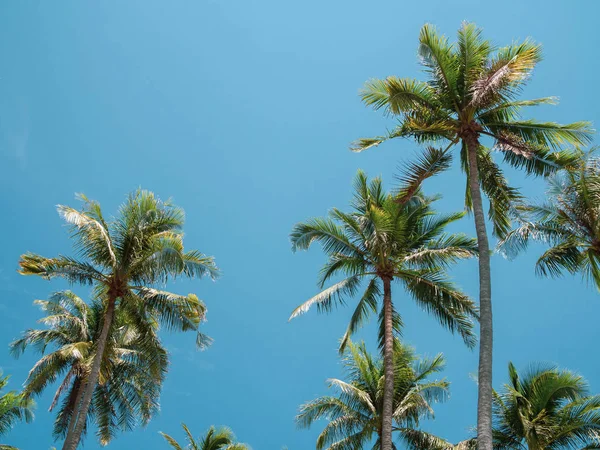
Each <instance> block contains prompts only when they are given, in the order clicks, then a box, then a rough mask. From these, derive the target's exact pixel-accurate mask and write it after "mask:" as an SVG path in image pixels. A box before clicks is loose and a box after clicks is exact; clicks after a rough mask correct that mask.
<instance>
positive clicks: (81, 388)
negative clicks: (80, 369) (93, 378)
mask: <svg viewBox="0 0 600 450" xmlns="http://www.w3.org/2000/svg"><path fill="white" fill-rule="evenodd" d="M85 386H86V384H85V383H82V384H80V385H79V386H78V387H77V394H76V395H75V403H74V406H73V411H72V412H71V418H70V419H69V428H68V429H67V437H68V436H69V435H70V434H71V435H72V434H73V432H74V431H75V423H76V422H77V413H78V412H79V409H80V405H81V397H82V395H83V391H84V389H85ZM65 439H66V438H65ZM65 443H66V441H65Z"/></svg>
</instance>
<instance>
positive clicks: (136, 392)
mask: <svg viewBox="0 0 600 450" xmlns="http://www.w3.org/2000/svg"><path fill="white" fill-rule="evenodd" d="M35 303H36V304H38V305H39V306H40V308H41V309H42V311H44V313H45V314H46V316H45V317H43V318H42V319H40V322H41V323H42V324H44V325H47V326H48V328H47V329H42V330H32V329H30V330H27V331H26V332H25V333H23V336H22V337H21V338H20V339H18V340H16V341H14V342H13V343H12V344H11V351H12V352H13V354H14V355H15V356H19V355H20V354H22V353H23V352H24V351H25V349H26V348H27V347H29V346H31V347H34V348H35V349H37V350H38V351H39V352H40V353H41V354H42V355H44V356H43V357H42V358H41V359H40V360H39V361H38V362H37V363H36V364H35V365H34V367H33V368H32V369H31V371H30V372H29V377H28V378H27V380H26V382H25V386H24V394H25V395H26V396H28V397H30V396H33V395H39V394H41V393H42V392H43V391H44V390H45V389H46V388H47V387H48V385H50V384H52V383H54V382H55V381H56V380H57V379H62V381H61V382H60V384H59V386H58V389H57V390H56V393H55V395H54V399H53V400H52V404H51V405H50V408H49V410H50V411H53V410H54V409H55V408H56V407H57V405H59V402H60V400H61V398H62V402H61V403H60V406H59V408H58V412H57V415H56V421H55V423H54V433H53V434H54V437H55V438H64V437H65V435H66V434H67V432H68V430H69V429H70V428H72V427H73V426H74V424H75V420H73V419H74V417H76V415H77V409H78V408H79V403H80V399H81V395H82V392H83V388H84V386H85V382H86V379H87V377H88V376H89V374H90V368H91V365H92V363H93V360H94V356H95V353H94V352H95V350H96V345H95V341H96V339H97V338H98V336H99V335H100V333H101V325H102V316H103V314H104V305H103V304H102V302H101V301H100V299H95V301H94V302H92V304H91V305H90V306H88V305H87V304H86V303H85V302H84V301H83V300H81V299H80V298H79V297H77V296H76V295H75V294H73V293H72V292H70V291H64V292H57V293H56V294H54V295H52V297H51V298H50V300H47V301H46V300H37V301H36V302H35ZM128 319H129V318H128V317H127V315H126V314H124V313H123V311H122V310H118V311H117V312H116V314H115V317H114V321H113V326H112V328H111V331H110V334H109V339H108V341H107V346H106V349H105V356H104V359H103V360H102V365H101V367H100V381H99V383H98V385H97V386H96V390H95V392H94V395H93V396H92V402H91V407H90V409H89V411H88V415H87V420H88V421H90V422H95V423H96V425H97V427H98V432H97V435H98V438H99V440H100V443H101V444H102V445H107V444H108V443H109V442H110V441H111V439H112V438H113V437H114V436H115V435H116V433H117V432H118V431H120V430H131V429H132V428H133V427H134V426H135V425H136V424H137V423H138V422H139V423H141V424H142V425H143V426H145V425H146V424H147V423H148V422H149V421H150V419H151V418H152V416H153V415H154V413H156V412H157V411H158V408H159V404H158V398H159V396H160V390H161V386H162V382H163V380H164V376H165V374H166V371H167V367H168V363H169V362H168V358H167V352H166V350H165V349H164V348H163V347H162V345H161V344H160V341H159V339H158V337H157V335H156V333H155V332H154V330H150V331H151V332H150V333H148V332H146V333H144V334H143V335H142V334H141V333H140V332H139V331H138V330H136V329H135V326H134V325H132V324H131V323H130V321H129V320H128ZM145 331H148V330H145ZM49 346H50V347H53V351H51V352H50V353H48V354H45V353H46V349H47V348H48V347H49ZM84 432H85V428H84Z"/></svg>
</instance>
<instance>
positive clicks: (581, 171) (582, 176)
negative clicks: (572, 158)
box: [499, 151, 600, 290]
mask: <svg viewBox="0 0 600 450" xmlns="http://www.w3.org/2000/svg"><path fill="white" fill-rule="evenodd" d="M580 155H581V159H580V160H579V161H578V163H577V164H575V165H574V167H571V168H569V169H568V170H561V171H560V172H557V173H556V174H554V175H553V176H552V177H550V179H549V189H548V192H547V200H546V201H545V202H544V203H541V204H538V205H536V204H532V205H527V206H525V207H524V208H522V209H523V211H522V214H520V217H519V220H520V222H521V223H520V226H519V227H518V228H517V229H515V230H514V231H511V232H510V233H508V235H507V236H506V238H505V239H504V240H503V241H502V242H500V243H499V248H500V249H501V250H502V251H503V252H504V253H505V254H506V255H507V256H509V257H513V256H515V255H516V253H518V252H519V251H522V250H524V249H525V248H526V247H527V244H528V243H529V240H535V241H541V242H544V243H546V244H550V249H548V250H547V251H546V252H544V254H542V256H541V257H540V258H539V259H538V261H537V264H536V271H537V272H538V274H540V275H546V276H560V275H561V274H562V272H563V271H567V272H570V273H582V274H583V275H584V276H585V277H586V278H588V279H590V280H591V281H592V282H593V283H594V284H595V285H596V287H597V288H598V289H599V290H600V159H598V158H596V157H594V155H593V151H592V152H590V153H589V154H587V155H586V154H584V153H580Z"/></svg>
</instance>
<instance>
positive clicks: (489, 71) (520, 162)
mask: <svg viewBox="0 0 600 450" xmlns="http://www.w3.org/2000/svg"><path fill="white" fill-rule="evenodd" d="M419 56H420V61H421V64H422V65H423V67H424V69H425V71H426V73H427V75H428V80H427V81H418V80H414V79H409V78H398V77H395V76H390V77H388V78H386V79H384V80H379V79H375V80H371V81H369V82H367V84H366V85H365V88H364V90H363V92H362V99H363V101H364V103H365V104H367V105H369V106H372V107H373V108H374V109H383V110H384V111H385V112H386V113H388V114H391V115H393V116H394V117H396V118H398V120H399V123H398V125H397V126H396V127H395V128H394V129H393V130H392V131H391V132H389V133H388V134H386V135H385V136H378V137H375V138H368V139H360V140H358V141H356V142H355V143H354V144H353V145H352V149H353V150H355V151H362V150H365V149H368V148H370V147H374V146H377V145H379V144H381V143H382V142H384V141H386V140H389V139H393V138H399V137H405V138H412V139H414V140H415V141H416V142H418V143H434V144H436V143H442V147H441V148H440V149H438V152H439V154H440V155H446V154H448V153H449V152H450V151H451V150H452V149H453V148H458V149H459V153H460V162H461V168H462V170H463V172H464V173H465V174H466V179H467V190H466V206H467V208H468V209H469V210H472V211H473V215H474V218H475V229H476V232H477V243H478V248H479V255H480V257H479V282H480V289H479V301H480V305H479V306H480V310H481V318H480V339H479V342H480V344H479V345H480V347H479V351H480V354H479V375H478V386H479V396H478V413H477V435H478V442H479V449H480V450H491V448H492V344H493V332H492V303H491V274H490V251H489V243H488V233H487V229H486V221H485V213H484V207H483V200H482V195H481V190H483V192H484V194H485V195H486V196H487V197H488V199H489V201H490V208H489V218H490V220H491V222H492V225H493V230H494V233H495V234H496V235H498V236H503V235H504V234H506V233H507V232H508V231H509V229H510V220H509V218H510V213H511V209H512V208H513V206H514V203H515V202H517V201H518V200H519V199H520V195H519V193H518V191H516V190H515V189H513V188H512V187H510V186H509V185H508V183H507V181H506V179H505V178H504V176H503V174H502V171H501V169H500V167H499V166H498V164H497V163H496V162H495V161H494V159H493V157H492V153H491V150H498V151H499V152H500V153H501V154H502V157H503V159H504V161H505V162H506V163H507V164H509V165H510V166H513V167H516V168H519V169H523V170H524V171H525V172H526V173H527V174H533V175H547V174H549V173H552V172H554V171H555V170H556V169H557V168H560V167H563V166H565V165H568V164H570V163H572V162H573V160H574V156H573V155H572V154H571V153H570V152H568V151H566V150H565V146H570V145H584V144H586V143H588V142H589V140H590V136H591V133H592V130H591V128H590V124H589V123H588V122H576V123H572V124H568V125H560V124H557V123H554V122H537V121H535V120H524V119H522V118H521V112H522V109H523V108H524V107H527V106H536V105H543V104H553V103H555V102H556V99H555V98H552V97H546V98H539V99H534V100H518V95H519V94H520V92H521V90H522V87H523V86H524V84H525V82H526V81H527V79H528V78H529V75H530V74H531V72H532V70H533V68H534V67H535V65H536V64H537V63H538V62H539V61H540V59H541V47H540V45H538V44H535V43H534V42H532V41H530V40H525V41H523V42H521V43H515V44H512V45H509V46H507V47H502V48H496V47H494V46H493V45H492V44H491V43H490V42H489V41H487V40H485V39H484V38H483V37H482V31H481V29H479V28H477V27H476V26H475V25H474V24H468V23H465V24H463V26H462V27H461V28H460V29H459V30H458V40H457V42H456V43H455V44H451V43H450V42H449V41H448V39H447V38H446V37H444V36H441V35H440V34H439V33H438V32H437V31H436V29H435V28H434V27H433V26H431V25H425V26H424V27H423V28H422V29H421V34H420V36H419ZM486 139H487V140H489V142H490V145H491V148H489V147H486V142H485V140H486ZM383 450H390V449H389V447H384V449H383Z"/></svg>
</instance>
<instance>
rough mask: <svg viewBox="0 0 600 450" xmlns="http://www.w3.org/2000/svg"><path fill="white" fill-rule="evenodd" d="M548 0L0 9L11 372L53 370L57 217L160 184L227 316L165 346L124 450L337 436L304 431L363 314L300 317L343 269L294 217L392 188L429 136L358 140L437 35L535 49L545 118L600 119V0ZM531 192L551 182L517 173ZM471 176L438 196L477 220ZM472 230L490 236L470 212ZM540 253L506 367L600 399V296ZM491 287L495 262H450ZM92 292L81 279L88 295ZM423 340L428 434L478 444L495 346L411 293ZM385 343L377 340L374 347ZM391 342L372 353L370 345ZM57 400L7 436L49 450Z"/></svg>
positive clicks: (1, 228)
mask: <svg viewBox="0 0 600 450" xmlns="http://www.w3.org/2000/svg"><path fill="white" fill-rule="evenodd" d="M572 5H573V3H571V2H547V1H530V2H522V1H505V2H501V3H497V2H494V3H489V2H481V3H479V2H474V1H457V2H447V1H441V0H438V1H429V2H416V1H414V2H405V1H400V0H395V1H381V0H376V1H355V0H344V1H341V0H335V1H327V2H325V1H317V0H306V1H297V2H289V1H281V0H262V1H249V0H244V1H242V0H238V1H233V0H195V1H176V2H167V1H150V0H140V1H133V0H130V1H126V2H125V1H104V2H94V3H93V4H92V3H90V2H79V1H62V2H49V1H46V2H41V1H12V2H10V1H5V2H3V3H2V5H1V6H0V8H1V14H0V99H1V100H0V186H1V194H0V210H1V211H2V212H3V214H2V217H3V220H2V221H1V223H0V234H1V236H2V251H1V252H0V314H1V315H2V327H0V343H1V344H2V345H0V366H1V367H2V369H3V370H4V372H5V373H8V374H12V376H13V378H12V383H11V386H12V387H13V388H18V387H19V386H20V384H21V383H22V382H23V380H24V379H25V376H26V373H27V371H28V370H29V368H30V367H31V365H32V364H33V362H34V361H35V357H34V355H33V354H32V353H28V354H27V355H26V356H25V357H23V358H21V359H20V360H14V359H12V358H11V357H10V356H9V354H8V350H7V346H8V343H9V341H10V340H12V339H13V338H15V337H16V336H18V335H19V333H20V332H21V331H22V330H24V329H26V328H28V327H32V326H34V325H35V320H36V319H37V318H38V317H39V313H38V311H37V309H36V308H35V307H34V306H33V305H32V302H33V300H34V299H36V298H46V297H47V296H48V295H49V294H50V293H51V292H53V291H56V290H59V289H62V288H64V287H65V285H64V284H63V283H61V282H59V281H53V282H45V281H43V280H40V279H33V278H26V277H22V276H20V275H18V274H17V273H16V268H17V261H18V258H19V255H20V254H21V253H24V252H26V251H35V252H39V253H42V254H44V255H48V256H52V255H55V254H58V253H66V254H69V253H70V252H71V249H70V244H69V240H68V237H67V233H66V230H65V228H64V226H63V225H62V223H61V221H60V219H59V217H58V216H57V214H56V211H55V205H56V204H59V203H62V204H70V205H76V201H75V200H74V195H75V193H76V192H84V193H85V194H87V195H88V196H89V197H91V198H94V199H97V200H99V201H100V202H101V203H102V205H103V207H104V210H105V211H106V212H107V213H111V214H112V213H114V212H115V211H116V208H117V206H118V205H119V204H120V203H121V201H122V200H123V199H124V197H125V195H126V194H127V193H128V192H129V191H131V190H134V189H136V188H137V187H138V186H142V187H144V188H146V189H151V190H153V191H155V192H157V193H158V194H159V195H161V196H163V197H172V198H173V199H174V201H175V202H176V203H177V204H178V205H180V206H182V207H183V208H185V210H186V212H187V225H186V233H187V234H186V239H187V246H188V247H189V248H198V249H200V250H202V251H203V252H205V253H208V254H211V255H215V256H216V259H217V262H218V264H219V266H220V267H221V268H222V269H223V272H224V275H223V277H222V278H221V279H220V280H219V281H218V282H216V283H213V282H211V281H208V280H201V281H194V282H178V283H175V284H172V285H170V288H171V289H172V290H174V291H177V292H181V293H187V292H195V293H197V294H198V295H199V296H200V297H201V298H203V299H204V300H205V301H206V303H207V305H208V308H209V313H208V319H209V321H208V323H207V324H206V326H205V331H206V332H207V333H208V334H210V335H211V336H213V337H214V338H215V343H214V345H213V346H212V347H211V348H210V349H209V350H208V351H206V352H203V353H198V352H196V351H195V350H194V342H193V336H192V335H191V334H190V335H165V342H166V344H167V345H168V347H169V349H170V351H171V353H172V357H171V360H172V364H171V370H170V372H169V376H168V379H167V381H166V383H165V386H164V390H163V395H162V399H161V404H162V410H161V413H160V415H159V416H158V417H156V418H155V419H154V420H153V421H152V422H151V423H150V425H149V426H148V427H147V428H146V429H143V430H142V429H139V430H137V431H135V432H132V433H127V434H125V435H121V436H119V437H118V439H116V440H115V441H114V443H113V444H111V448H114V449H138V448H139V449H141V448H144V449H152V450H154V449H157V450H158V449H161V448H166V446H165V444H164V443H163V442H162V439H161V438H160V437H159V435H158V431H159V430H161V431H165V432H168V433H170V434H173V435H174V436H176V437H181V436H182V434H181V433H180V428H179V423H180V422H182V421H184V422H186V423H187V424H188V425H189V426H190V427H191V428H192V430H194V432H195V433H197V434H200V433H201V432H203V431H204V430H205V429H206V428H208V427H209V426H210V425H212V424H215V425H229V426H231V427H232V428H233V430H234V431H235V432H236V434H237V435H238V437H239V438H240V439H241V440H242V441H244V442H248V443H250V444H251V445H252V446H253V447H254V448H255V449H259V450H260V449H265V450H271V449H279V448H280V447H281V446H283V445H287V446H289V448H290V450H306V449H309V448H312V447H313V446H314V442H315V438H316V436H317V434H318V433H319V431H320V427H316V428H315V429H313V430H310V431H302V430H296V428H295V426H294V422H293V418H294V415H295V413H296V411H297V408H298V406H299V405H300V404H301V403H303V402H305V401H307V400H311V399H313V398H314V397H316V396H318V395H322V394H325V393H326V392H327V389H326V384H325V380H326V378H328V377H336V376H340V375H341V373H340V364H339V361H338V358H337V351H336V345H337V340H338V338H339V337H340V336H341V335H342V333H343V331H344V327H345V324H346V321H347V319H348V316H349V314H350V309H340V310H338V311H337V312H336V313H335V314H331V315H323V316H319V315H317V314H316V313H315V312H311V313H310V314H308V315H306V316H304V317H302V318H300V319H298V320H296V321H294V322H293V323H287V317H288V315H289V313H290V311H291V310H292V309H293V307H295V306H296V305H297V304H299V303H300V302H302V301H303V300H305V299H307V298H308V297H310V296H311V295H313V294H314V293H315V292H316V285H315V281H316V276H317V271H318V269H319V267H320V264H321V263H322V262H323V261H324V257H323V254H322V252H321V251H320V250H319V249H318V248H316V247H315V248H314V249H313V250H311V251H310V252H308V253H300V254H295V255H294V254H292V252H291V251H290V244H289V239H288V233H289V231H290V229H291V227H292V226H293V225H294V223H296V222H298V221H300V220H304V219H306V218H308V217H311V216H315V215H323V214H325V213H326V212H327V210H328V209H329V208H331V207H333V206H338V207H345V206H346V205H347V204H348V200H349V199H350V192H351V190H350V182H351V180H352V178H353V176H354V174H355V172H356V170H357V169H358V168H363V169H365V170H366V171H367V172H368V173H369V174H370V175H373V176H374V175H378V174H381V175H382V176H383V177H384V180H388V181H389V182H391V180H392V175H393V173H394V171H395V167H396V165H397V164H398V163H399V162H400V161H402V160H404V159H406V158H409V157H411V156H412V155H414V153H415V151H416V147H415V145H413V144H412V143H410V142H409V141H398V142H393V143H390V144H388V145H385V146H382V147H380V148H378V149H376V150H373V151H370V152H367V153H364V154H360V155H356V154H352V153H350V152H349V151H348V150H347V147H348V143H349V142H350V141H352V140H353V139H355V138H357V137H361V136H370V135H373V134H378V133H380V132H381V131H382V130H384V129H385V127H386V126H390V125H391V122H389V121H388V120H386V119H384V118H383V117H382V116H381V114H379V113H376V112H372V111H370V110H367V109H366V108H364V107H363V106H362V105H361V103H360V101H359V98H358V95H357V93H358V90H359V88H360V87H361V85H362V84H363V82H364V81H366V80H367V79H368V78H370V77H384V76H386V75H391V74H396V75H401V76H420V72H419V68H418V65H417V58H416V50H417V37H418V32H419V28H420V27H421V26H422V25H423V24H424V23H425V22H431V23H434V24H436V25H437V26H438V27H439V28H440V29H441V30H442V31H443V32H444V33H446V34H449V35H451V36H452V37H453V36H454V33H455V31H456V29H457V28H458V27H459V25H460V23H461V21H463V20H469V21H475V22H476V23H477V24H478V25H480V26H482V27H484V29H485V34H486V36H487V37H489V38H491V39H492V40H493V41H494V42H496V43H498V44H506V43H509V42H510V41H512V40H513V39H519V38H525V37H527V36H532V37H533V38H534V39H536V40H537V41H540V42H542V43H543V44H544V48H545V60H544V62H543V63H542V64H540V65H539V68H538V70H537V71H536V73H535V74H534V77H533V79H532V82H531V83H530V86H529V87H528V88H527V90H526V93H525V94H526V95H527V96H529V97H537V96H545V95H557V96H560V98H561V104H560V105H559V106H556V107H548V108H543V109H538V110H535V111H533V112H534V113H535V114H536V117H538V118H541V119H552V120H557V121H562V122H567V121H575V120H591V121H595V122H596V124H598V123H600V121H599V120H598V119H599V117H598V90H597V86H598V83H597V78H598V72H599V70H600V62H599V59H598V58H597V49H598V46H599V45H600V38H599V36H600V35H599V34H598V32H597V29H596V27H597V19H598V17H599V16H600V3H598V2H595V1H591V0H588V1H581V2H577V6H576V7H575V6H572ZM508 174H509V177H510V180H511V181H512V182H513V183H514V184H515V185H518V186H522V187H523V188H524V190H525V192H526V193H527V194H529V195H531V196H533V197H536V196H537V197H540V196H541V195H542V194H543V182H542V181H541V180H532V179H525V178H524V177H523V176H521V175H520V174H517V173H514V172H508ZM463 188H464V183H463V179H462V175H461V174H460V173H459V171H458V169H457V168H455V169H454V170H453V171H452V172H451V173H449V174H447V175H444V176H442V177H439V178H437V179H434V180H432V181H431V182H429V183H428V185H426V190H427V191H428V192H430V193H435V192H442V193H443V194H444V195H445V197H444V200H443V201H442V202H440V209H442V210H444V211H451V210H457V209H461V208H462V195H463ZM455 229H456V230H459V229H460V230H464V231H466V232H469V233H472V231H473V230H472V225H471V220H464V221H463V222H461V223H460V224H459V225H458V226H456V227H455ZM539 250H540V248H539V247H533V248H532V249H531V250H530V252H529V253H528V254H526V255H524V256H522V257H520V258H519V259H518V260H516V261H514V262H508V261H505V260H503V259H502V258H501V257H500V256H495V257H494V258H493V270H494V272H493V273H494V275H493V284H494V313H495V331H496V335H495V336H496V341H495V343H496V346H495V352H494V357H495V369H494V376H495V385H496V386H499V385H500V384H501V383H503V382H504V381H505V379H506V366H507V362H508V361H509V360H513V361H514V362H515V364H516V365H517V366H519V367H523V366H525V365H526V364H527V363H528V362H530V361H554V362H557V363H559V364H560V365H562V366H566V367H569V368H571V369H573V370H577V371H580V372H581V373H582V374H583V375H585V376H586V377H587V378H588V379H589V380H590V382H591V384H592V387H593V389H595V390H596V391H600V360H599V359H598V358H597V355H596V343H597V338H598V331H597V330H598V328H597V323H598V321H597V318H598V315H599V314H600V296H599V295H598V293H597V292H596V291H594V290H593V289H592V288H591V287H586V286H585V285H584V284H583V283H582V282H581V281H580V279H578V278H572V277H566V278H564V279H562V280H557V281H551V280H546V279H539V278H536V277H535V276H534V271H533V262H534V260H535V257H536V254H537V253H539ZM453 274H454V275H455V278H456V279H457V281H458V282H459V284H460V285H461V286H462V287H464V289H466V290H467V291H468V292H469V293H471V294H473V295H475V294H476V293H477V285H476V266H475V263H474V262H469V263H465V264H463V265H461V266H459V267H457V268H456V270H454V271H453ZM74 290H75V291H76V292H78V293H80V294H81V295H84V294H85V291H82V290H81V289H80V288H75V289H74ZM396 304H397V307H398V309H399V310H400V311H401V312H402V313H403V315H404V320H405V323H406V329H405V339H406V341H408V342H409V343H410V344H412V345H414V346H415V347H416V349H417V351H418V352H419V353H421V354H429V355H432V354H435V353H437V352H443V353H444V354H445V355H446V357H447V360H448V367H447V370H446V371H445V376H446V377H447V379H448V380H450V381H451V382H452V397H451V399H450V401H449V402H448V403H447V404H445V405H443V406H438V407H436V411H437V418H436V420H435V421H432V422H428V423H427V424H426V425H425V427H426V428H427V429H429V430H432V431H434V432H436V433H438V434H440V435H442V436H444V437H446V438H448V439H451V440H459V439H461V438H464V437H466V436H467V435H468V434H469V428H470V427H471V426H472V425H474V424H475V406H476V386H475V383H474V382H473V380H472V378H471V374H473V373H475V372H476V367H477V366H476V363H477V358H476V353H474V352H470V351H469V350H467V349H466V348H465V347H464V345H463V344H462V342H461V341H460V340H459V339H458V338H453V337H451V335H450V334H449V333H447V332H445V331H444V330H442V329H441V328H440V327H439V326H438V325H437V323H436V322H435V321H434V320H432V319H431V318H429V317H427V316H426V315H425V314H424V313H423V312H421V311H419V310H417V309H416V308H414V307H413V306H412V305H411V301H410V299H408V298H407V297H406V296H404V295H403V294H402V292H401V291H398V293H397V294H396ZM363 335H364V336H365V337H367V338H368V339H367V340H368V342H369V343H370V344H373V339H372V336H373V335H374V327H373V326H370V327H367V328H366V329H365V332H364V334H363ZM373 348H374V347H373ZM50 398H51V392H50V390H49V391H48V394H47V395H44V396H43V397H41V398H40V399H39V401H38V403H39V407H38V411H37V414H36V420H35V423H33V424H32V425H19V426H17V427H16V428H15V429H14V431H13V433H12V434H11V435H10V436H9V438H8V439H6V441H7V443H10V444H13V445H17V446H19V447H20V448H22V449H23V450H37V449H47V448H48V447H49V446H50V445H51V443H52V442H51V437H50V436H51V424H52V420H53V417H52V415H51V414H49V413H48V412H47V408H48V406H49V403H50ZM85 448H87V449H96V448H99V445H98V444H97V443H96V442H95V440H94V439H92V438H89V439H87V442H86V447H85Z"/></svg>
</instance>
